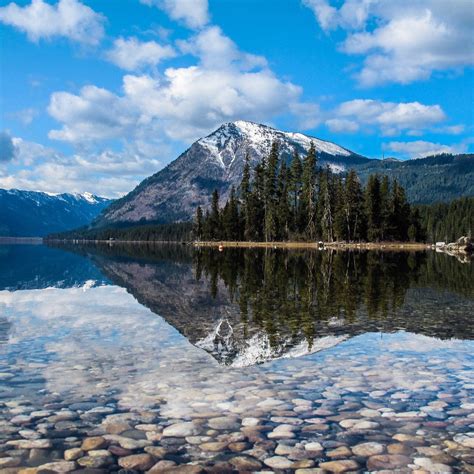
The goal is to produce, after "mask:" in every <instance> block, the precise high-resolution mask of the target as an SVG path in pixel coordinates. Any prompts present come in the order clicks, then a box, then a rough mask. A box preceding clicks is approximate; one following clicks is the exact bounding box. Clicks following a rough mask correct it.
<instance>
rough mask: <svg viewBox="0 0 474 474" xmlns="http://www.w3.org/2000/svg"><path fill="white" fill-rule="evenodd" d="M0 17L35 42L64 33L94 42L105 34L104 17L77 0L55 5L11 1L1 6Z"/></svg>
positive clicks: (83, 40)
mask: <svg viewBox="0 0 474 474" xmlns="http://www.w3.org/2000/svg"><path fill="white" fill-rule="evenodd" d="M0 21H1V22H2V23H4V24H6V25H10V26H13V27H15V28H17V29H19V30H20V31H23V32H24V33H26V35H27V36H28V38H29V39H30V40H31V41H35V42H36V41H39V40H41V39H51V38H54V37H64V38H68V39H70V40H73V41H77V42H80V43H84V44H90V45H96V44H98V43H99V41H100V40H101V38H102V36H103V34H104V28H103V22H104V17H103V16H102V15H100V14H99V13H96V12H95V11H94V10H92V8H90V7H88V6H86V5H84V4H83V3H81V2H80V1H79V0H59V1H58V3H56V4H54V5H50V4H49V3H46V2H45V1H43V0H32V1H31V3H30V4H28V5H26V6H24V7H21V6H18V5H17V4H16V3H13V2H12V3H10V4H8V5H7V6H5V7H1V8H0Z"/></svg>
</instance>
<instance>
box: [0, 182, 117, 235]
mask: <svg viewBox="0 0 474 474" xmlns="http://www.w3.org/2000/svg"><path fill="white" fill-rule="evenodd" d="M111 202H112V201H111V200H110V199H106V198H102V197H98V196H94V195H93V194H90V193H84V194H68V193H65V194H47V193H42V192H36V191H20V190H18V189H11V190H5V189H0V236H10V237H43V236H45V235H47V234H49V233H51V232H61V231H64V230H70V229H74V228H77V227H80V226H83V225H86V224H89V223H90V222H91V221H92V220H93V219H95V218H96V217H97V216H98V215H99V214H100V212H102V210H103V209H104V208H105V207H107V206H108V205H109V204H110V203H111Z"/></svg>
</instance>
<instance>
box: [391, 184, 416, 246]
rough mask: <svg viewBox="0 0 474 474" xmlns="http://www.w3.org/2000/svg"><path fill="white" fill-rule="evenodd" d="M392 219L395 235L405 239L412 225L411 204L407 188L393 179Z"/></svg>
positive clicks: (399, 238) (402, 239)
mask: <svg viewBox="0 0 474 474" xmlns="http://www.w3.org/2000/svg"><path fill="white" fill-rule="evenodd" d="M391 211H392V216H391V220H392V222H393V226H394V228H395V232H394V237H395V239H396V240H401V241H404V240H406V239H407V238H408V227H409V226H410V213H411V209H410V205H409V204H408V202H407V199H406V195H405V190H404V189H403V187H402V186H400V185H399V184H398V181H397V180H394V181H393V186H392V200H391Z"/></svg>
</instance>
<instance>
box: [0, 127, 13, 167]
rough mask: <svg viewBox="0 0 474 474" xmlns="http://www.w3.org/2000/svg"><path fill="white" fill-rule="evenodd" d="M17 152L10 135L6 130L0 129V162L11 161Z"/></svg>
mask: <svg viewBox="0 0 474 474" xmlns="http://www.w3.org/2000/svg"><path fill="white" fill-rule="evenodd" d="M16 153H17V150H16V147H15V144H14V142H13V139H12V137H11V135H10V134H9V133H8V132H6V131H0V163H1V162H7V161H11V160H13V159H14V158H15V156H16Z"/></svg>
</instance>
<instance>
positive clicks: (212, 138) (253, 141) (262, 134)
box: [197, 120, 354, 169]
mask: <svg viewBox="0 0 474 474" xmlns="http://www.w3.org/2000/svg"><path fill="white" fill-rule="evenodd" d="M275 141H276V142H278V143H279V144H280V151H281V152H282V153H287V154H292V153H293V152H294V151H295V150H298V151H300V152H307V151H308V150H309V148H310V146H311V143H313V144H314V146H315V148H316V151H317V152H319V153H325V154H327V155H332V156H347V157H348V156H351V155H354V153H352V152H350V151H349V150H346V149H345V148H342V147H340V146H339V145H336V144H335V143H331V142H326V141H324V140H320V139H318V138H314V137H310V136H307V135H303V134H302V133H292V132H282V131H280V130H276V129H274V128H271V127H268V126H266V125H260V124H257V123H253V122H245V121H243V120H238V121H236V122H228V123H225V124H224V125H222V126H221V127H219V128H218V129H217V130H216V131H215V132H213V133H211V134H210V135H208V136H207V137H204V138H201V139H200V140H198V141H197V144H198V145H200V146H202V147H204V148H206V149H207V150H208V151H209V153H210V154H211V156H212V157H213V158H214V159H215V160H216V161H217V162H218V163H219V164H220V166H222V167H223V168H224V169H225V168H228V167H229V166H231V165H232V164H233V163H234V161H235V159H236V158H237V157H238V154H239V153H238V152H239V151H240V148H241V146H242V145H243V146H244V147H246V148H248V151H249V152H250V151H253V152H254V153H255V154H258V155H260V156H265V155H268V153H269V152H270V148H271V146H272V143H273V142H275Z"/></svg>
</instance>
